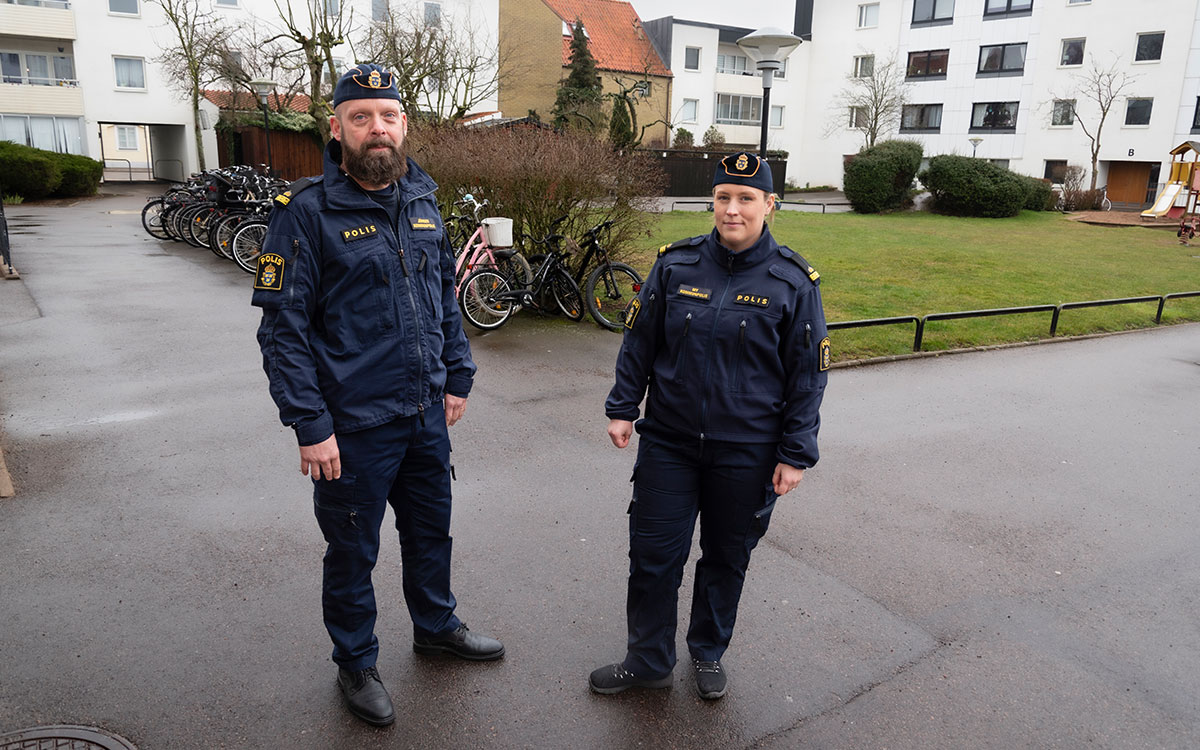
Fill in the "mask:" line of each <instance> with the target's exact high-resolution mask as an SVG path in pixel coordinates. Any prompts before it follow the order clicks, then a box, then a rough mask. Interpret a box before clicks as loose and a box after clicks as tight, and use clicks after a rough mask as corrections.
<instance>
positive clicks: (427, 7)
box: [421, 0, 446, 29]
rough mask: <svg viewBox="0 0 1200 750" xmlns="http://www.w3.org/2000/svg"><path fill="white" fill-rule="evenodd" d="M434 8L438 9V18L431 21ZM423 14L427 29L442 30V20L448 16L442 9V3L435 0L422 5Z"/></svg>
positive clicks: (427, 0)
mask: <svg viewBox="0 0 1200 750" xmlns="http://www.w3.org/2000/svg"><path fill="white" fill-rule="evenodd" d="M434 8H436V9H437V14H436V15H437V17H436V18H434V19H433V20H432V21H430V20H429V11H431V10H433V9H434ZM421 14H422V15H421V18H422V19H423V20H424V23H425V28H427V29H440V28H442V19H443V18H445V16H446V9H445V8H444V7H442V3H440V2H436V1H435V0H425V2H424V3H423V4H422V5H421Z"/></svg>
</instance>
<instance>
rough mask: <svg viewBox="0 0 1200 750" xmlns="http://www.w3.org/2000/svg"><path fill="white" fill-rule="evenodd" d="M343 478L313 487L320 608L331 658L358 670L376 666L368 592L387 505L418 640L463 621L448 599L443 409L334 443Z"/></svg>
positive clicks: (372, 600) (372, 605)
mask: <svg viewBox="0 0 1200 750" xmlns="http://www.w3.org/2000/svg"><path fill="white" fill-rule="evenodd" d="M337 441H338V449H339V451H340V453H341V460H342V476H341V478H339V479H336V480H333V481H325V480H321V481H318V482H315V483H314V484H315V485H316V486H315V489H314V492H313V505H314V506H315V512H316V516H317V523H318V524H320V527H321V532H322V533H323V534H324V535H325V541H326V542H327V543H328V545H329V546H328V548H327V549H326V551H325V569H324V585H323V587H322V595H321V603H322V608H323V610H324V616H325V628H326V629H327V630H328V631H329V636H330V638H332V639H333V660H334V662H336V663H337V664H338V665H339V666H341V667H343V668H344V669H348V670H352V671H357V670H361V669H366V668H367V667H371V666H374V665H375V658H376V655H377V653H378V652H379V642H378V639H377V638H376V637H375V612H376V610H375V589H374V587H373V586H372V585H371V571H372V569H374V567H375V561H376V559H377V558H378V556H379V530H380V526H381V525H382V524H383V515H384V511H385V510H386V508H387V504H388V503H391V506H392V509H393V510H394V511H395V513H396V530H397V531H398V532H399V535H400V557H401V563H402V565H403V582H404V599H405V602H406V603H407V605H408V611H409V614H410V615H411V616H412V621H413V632H414V633H415V634H416V635H417V636H419V637H428V636H437V635H442V634H444V633H448V632H450V631H453V630H454V629H455V628H457V627H458V626H459V625H460V624H461V623H460V622H459V620H458V618H457V617H455V616H454V606H455V600H454V595H453V594H452V593H451V592H450V546H451V538H450V439H449V436H448V435H447V433H446V418H445V412H444V410H443V408H442V406H441V404H436V405H434V406H433V407H431V408H429V409H427V410H426V411H425V424H424V425H422V424H421V420H420V419H419V418H418V417H415V416H413V417H402V418H399V419H394V420H392V421H391V422H387V423H386V424H382V425H379V426H378V427H372V428H370V429H367V430H362V431H359V432H350V433H343V434H339V435H337Z"/></svg>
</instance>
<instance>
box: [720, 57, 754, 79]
mask: <svg viewBox="0 0 1200 750" xmlns="http://www.w3.org/2000/svg"><path fill="white" fill-rule="evenodd" d="M748 62H750V61H749V60H747V59H746V56H745V55H717V72H718V73H729V74H731V75H735V76H747V75H751V74H752V73H753V69H751V71H750V72H746V64H747V63H748Z"/></svg>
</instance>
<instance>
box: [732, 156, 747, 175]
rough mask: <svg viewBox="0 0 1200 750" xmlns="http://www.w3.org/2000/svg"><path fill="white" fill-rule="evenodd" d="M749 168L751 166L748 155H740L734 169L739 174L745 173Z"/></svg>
mask: <svg viewBox="0 0 1200 750" xmlns="http://www.w3.org/2000/svg"><path fill="white" fill-rule="evenodd" d="M748 166H750V157H749V156H747V155H746V154H739V155H738V158H737V162H736V163H735V164H734V168H735V169H736V170H737V171H739V172H745V171H746V167H748Z"/></svg>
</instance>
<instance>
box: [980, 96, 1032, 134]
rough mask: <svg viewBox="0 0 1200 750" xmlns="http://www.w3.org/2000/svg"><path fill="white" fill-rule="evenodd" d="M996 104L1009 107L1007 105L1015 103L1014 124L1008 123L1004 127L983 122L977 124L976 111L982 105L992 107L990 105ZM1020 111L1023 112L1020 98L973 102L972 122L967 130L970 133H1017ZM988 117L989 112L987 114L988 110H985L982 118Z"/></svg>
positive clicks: (1012, 115)
mask: <svg viewBox="0 0 1200 750" xmlns="http://www.w3.org/2000/svg"><path fill="white" fill-rule="evenodd" d="M996 104H1000V105H1005V106H1006V107H1007V105H1010V104H1011V105H1013V107H1012V112H1011V115H1010V116H1011V118H1012V124H1011V125H1006V126H1004V127H999V126H996V125H983V124H979V125H976V124H975V112H976V111H977V110H978V109H979V108H980V107H990V106H992V105H996ZM1020 113H1021V102H1020V100H1016V101H992V102H972V104H971V122H970V127H969V128H968V129H967V132H969V133H1015V132H1016V131H1017V120H1018V119H1019V117H1020ZM986 118H987V114H986V110H985V113H984V117H983V118H982V119H986ZM982 119H981V123H982Z"/></svg>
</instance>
